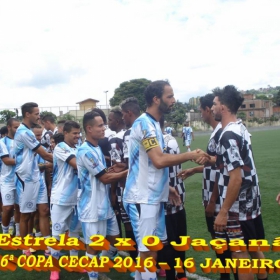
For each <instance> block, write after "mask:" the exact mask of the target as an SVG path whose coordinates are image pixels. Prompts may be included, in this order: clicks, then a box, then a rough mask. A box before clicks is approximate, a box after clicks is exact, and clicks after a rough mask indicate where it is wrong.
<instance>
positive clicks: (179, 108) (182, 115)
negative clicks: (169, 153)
mask: <svg viewBox="0 0 280 280" xmlns="http://www.w3.org/2000/svg"><path fill="white" fill-rule="evenodd" d="M187 110H188V104H187V103H182V102H180V101H179V100H177V102H176V103H175V104H174V107H173V108H172V111H171V113H170V114H166V115H165V116H164V117H165V120H166V121H167V122H172V123H175V125H174V126H175V130H177V125H178V124H182V123H183V122H184V121H185V120H186V112H187Z"/></svg>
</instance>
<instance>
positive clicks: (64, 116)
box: [59, 113, 76, 121]
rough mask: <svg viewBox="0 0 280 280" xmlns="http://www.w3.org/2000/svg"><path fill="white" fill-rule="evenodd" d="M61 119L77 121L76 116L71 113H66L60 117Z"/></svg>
mask: <svg viewBox="0 0 280 280" xmlns="http://www.w3.org/2000/svg"><path fill="white" fill-rule="evenodd" d="M59 120H66V121H75V120H76V117H75V116H73V115H71V114H70V113H66V114H64V115H62V116H60V117H59Z"/></svg>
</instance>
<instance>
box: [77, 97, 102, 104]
mask: <svg viewBox="0 0 280 280" xmlns="http://www.w3.org/2000/svg"><path fill="white" fill-rule="evenodd" d="M87 101H93V102H99V100H96V99H93V98H88V99H85V100H82V101H80V102H77V103H76V104H81V103H84V102H87Z"/></svg>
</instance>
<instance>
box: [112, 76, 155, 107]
mask: <svg viewBox="0 0 280 280" xmlns="http://www.w3.org/2000/svg"><path fill="white" fill-rule="evenodd" d="M150 83H151V81H150V80H147V79H134V80H130V81H127V82H123V83H121V84H120V86H119V87H118V88H117V89H115V94H114V96H113V97H112V98H111V99H110V101H109V102H110V106H117V105H119V104H120V103H121V102H122V101H123V100H124V99H126V98H128V97H135V98H137V99H138V103H139V105H140V109H141V111H145V110H146V102H145V97H144V94H143V93H144V91H145V89H146V87H147V86H148V85H149V84H150Z"/></svg>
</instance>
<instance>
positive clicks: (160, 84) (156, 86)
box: [144, 81, 170, 107]
mask: <svg viewBox="0 0 280 280" xmlns="http://www.w3.org/2000/svg"><path fill="white" fill-rule="evenodd" d="M165 86H170V84H169V82H167V81H155V82H152V83H150V84H149V85H148V86H147V88H146V89H145V91H144V95H145V100H146V104H147V106H148V107H151V106H152V104H153V98H154V97H155V96H156V97H158V98H161V97H162V94H163V90H164V87H165Z"/></svg>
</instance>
